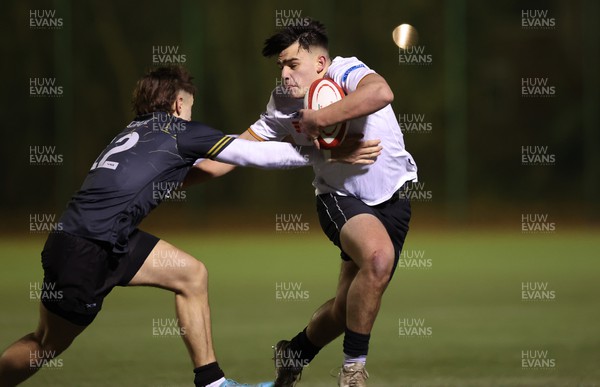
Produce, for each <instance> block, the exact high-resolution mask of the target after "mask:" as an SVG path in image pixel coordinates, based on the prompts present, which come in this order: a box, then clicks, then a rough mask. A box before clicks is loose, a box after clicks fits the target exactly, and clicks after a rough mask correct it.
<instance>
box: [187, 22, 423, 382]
mask: <svg viewBox="0 0 600 387" xmlns="http://www.w3.org/2000/svg"><path fill="white" fill-rule="evenodd" d="M262 53H263V55H264V56H266V57H273V56H276V57H277V64H278V66H279V68H280V69H281V78H282V81H283V85H282V86H278V87H277V88H275V90H273V92H272V94H271V98H270V100H269V102H268V105H267V110H266V112H265V113H263V114H262V115H261V117H260V119H259V120H258V121H256V122H255V123H254V124H252V125H251V126H250V128H249V129H248V130H247V131H246V132H244V133H242V135H241V136H240V138H244V139H249V140H252V139H253V140H256V141H284V139H286V138H289V137H291V138H292V139H293V141H294V142H295V143H296V144H298V145H310V144H314V145H315V146H318V142H317V141H316V137H317V136H318V134H319V128H322V127H328V126H330V125H333V124H336V123H339V122H344V121H346V122H347V123H348V126H347V130H348V133H349V134H363V135H364V139H365V140H373V139H380V140H381V145H382V147H383V150H382V152H381V155H380V156H379V157H378V159H377V162H376V163H374V164H372V165H346V164H332V163H328V162H327V161H326V159H327V158H328V155H326V154H325V152H323V153H322V154H321V158H320V159H317V161H315V163H314V164H313V168H314V171H315V179H314V182H313V185H314V186H315V188H316V195H317V198H316V202H317V203H316V204H317V210H318V213H319V220H320V223H321V227H322V228H323V231H324V232H325V234H326V235H327V236H328V237H329V239H330V240H331V241H332V242H333V243H334V244H335V245H336V246H338V247H339V248H340V250H341V258H342V264H341V269H340V276H339V282H338V287H337V291H336V295H335V297H334V298H332V299H330V300H329V301H327V302H325V303H324V304H323V305H322V306H321V307H320V308H319V309H318V310H317V311H316V312H315V313H314V314H313V316H312V318H311V320H310V322H309V324H308V326H307V327H306V328H305V329H304V330H303V331H302V332H300V333H298V334H297V335H296V336H295V337H294V338H292V339H291V340H290V341H287V340H281V341H279V342H278V343H277V345H276V346H275V360H276V361H275V367H276V371H277V379H276V381H275V386H276V387H284V386H294V385H296V383H297V382H298V380H299V379H300V375H301V372H302V369H303V366H306V365H307V364H308V363H309V362H310V361H311V360H312V359H313V358H314V357H315V355H316V354H317V353H318V352H319V350H320V349H321V348H323V347H324V346H325V345H327V344H328V343H330V342H331V341H333V340H334V339H335V338H337V337H338V336H340V335H341V334H344V342H343V351H344V363H343V365H342V367H341V369H340V373H339V376H338V384H339V385H340V386H343V387H346V386H366V379H367V378H368V373H367V372H366V370H365V363H366V358H367V353H368V349H369V339H370V333H371V329H372V328H373V324H374V322H375V319H376V317H377V313H378V311H379V307H380V303H381V298H382V296H383V293H384V291H385V289H386V287H387V285H388V282H389V281H390V280H391V278H392V275H393V273H394V270H395V268H396V265H397V262H398V259H399V255H400V252H401V250H402V245H403V243H404V239H405V237H406V233H407V231H408V223H409V220H410V215H411V211H410V203H409V201H408V200H407V199H406V198H405V196H404V195H403V192H404V191H405V190H406V189H408V187H407V186H408V185H409V184H410V182H412V181H415V180H416V179H417V167H416V165H415V162H414V161H413V159H412V157H411V155H410V154H409V153H408V152H407V151H406V149H405V147H404V141H403V137H402V132H401V131H400V127H399V125H398V122H397V120H396V115H395V113H394V111H393V109H392V107H391V105H390V104H391V102H392V101H393V98H394V95H393V93H392V91H391V89H390V87H389V86H388V84H387V82H386V81H385V79H384V78H383V77H381V76H380V75H378V74H377V73H376V72H375V71H373V70H371V69H370V68H369V67H368V66H367V65H366V64H364V63H363V62H361V61H360V60H359V59H357V58H355V57H352V58H342V57H336V58H334V59H333V60H331V58H330V57H329V53H328V39H327V35H326V32H325V27H324V26H323V24H321V23H320V22H317V21H311V22H310V23H309V24H308V25H307V26H303V27H289V28H286V29H282V30H280V31H279V32H277V33H276V34H275V35H273V36H271V37H270V38H268V39H267V40H266V41H265V46H264V48H263V52H262ZM324 77H327V78H331V79H333V80H334V81H335V82H336V83H337V84H339V85H340V86H341V87H342V89H343V90H344V92H345V93H346V94H347V96H346V97H345V98H343V99H342V100H341V101H339V102H337V103H335V104H332V105H330V106H328V107H325V108H323V109H320V110H305V109H302V108H303V97H304V96H305V94H306V92H307V90H308V88H309V87H310V85H311V83H312V82H313V81H315V80H316V79H319V78H324ZM298 112H299V114H298ZM231 169H233V167H232V166H228V165H224V164H220V163H217V162H214V161H211V160H207V161H203V162H200V163H198V164H196V165H195V169H192V172H191V174H190V175H188V178H189V179H190V180H201V179H204V178H205V177H206V176H213V177H215V176H220V175H222V174H225V173H227V172H229V171H230V170H231ZM194 174H195V176H194Z"/></svg>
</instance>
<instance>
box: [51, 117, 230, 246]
mask: <svg viewBox="0 0 600 387" xmlns="http://www.w3.org/2000/svg"><path fill="white" fill-rule="evenodd" d="M231 141H233V138H232V137H228V136H225V135H224V134H223V133H222V132H220V131H218V130H216V129H213V128H210V127H208V126H206V125H203V124H201V123H198V122H193V121H185V120H182V119H179V118H177V117H174V116H172V115H170V114H167V113H163V112H157V113H152V114H148V115H144V116H140V117H137V118H136V119H135V120H134V121H133V122H131V123H130V124H129V125H128V126H127V127H126V128H125V130H123V131H122V132H121V133H119V134H118V135H117V136H116V137H115V138H114V140H113V141H112V142H111V143H110V144H109V145H108V146H107V147H106V148H105V149H104V151H103V152H102V153H101V154H100V156H98V158H97V159H96V161H95V162H94V164H93V165H92V168H91V169H90V171H89V173H88V175H87V177H86V179H85V180H84V182H83V185H82V186H81V189H80V190H79V191H78V192H77V193H76V194H75V195H74V196H73V197H72V198H71V201H70V202H69V204H68V205H67V209H66V211H65V212H64V213H63V215H62V217H61V219H60V222H61V223H62V226H63V230H64V231H66V232H68V233H71V234H74V235H77V236H81V237H85V238H91V239H95V240H100V241H105V242H108V243H110V244H111V245H112V246H113V251H114V252H116V253H123V252H126V251H128V246H127V244H128V239H129V235H130V234H131V232H132V231H133V230H134V229H135V228H136V227H137V225H138V224H139V223H140V222H141V221H142V219H143V218H144V217H146V216H147V215H148V213H149V212H150V211H152V210H153V209H154V208H155V207H156V206H158V205H159V204H160V202H161V201H162V200H163V199H164V198H165V197H167V196H168V195H169V193H170V191H172V190H174V189H177V188H179V187H181V183H182V182H183V179H184V178H185V176H186V174H187V172H188V171H189V169H190V167H191V166H192V165H193V163H194V161H195V160H196V159H198V158H214V157H215V156H217V155H218V154H219V153H220V152H221V151H222V150H223V149H225V148H226V147H227V146H228V145H229V144H230V143H231Z"/></svg>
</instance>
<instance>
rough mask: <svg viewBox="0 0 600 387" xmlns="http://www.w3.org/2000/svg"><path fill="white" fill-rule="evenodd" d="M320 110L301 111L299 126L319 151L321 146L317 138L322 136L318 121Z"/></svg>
mask: <svg viewBox="0 0 600 387" xmlns="http://www.w3.org/2000/svg"><path fill="white" fill-rule="evenodd" d="M318 114H319V113H318V110H312V109H301V110H299V111H298V116H299V118H300V121H299V125H300V130H301V131H302V132H303V133H304V134H305V135H306V137H307V138H308V139H309V140H311V141H312V142H313V144H315V147H317V149H321V146H320V145H319V141H318V140H317V137H318V136H319V134H320V129H321V128H320V127H319V124H318V123H317V119H318Z"/></svg>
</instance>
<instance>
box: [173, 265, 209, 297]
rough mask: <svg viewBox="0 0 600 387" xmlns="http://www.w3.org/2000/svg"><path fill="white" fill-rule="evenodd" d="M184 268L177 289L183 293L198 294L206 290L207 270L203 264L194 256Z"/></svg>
mask: <svg viewBox="0 0 600 387" xmlns="http://www.w3.org/2000/svg"><path fill="white" fill-rule="evenodd" d="M189 262H190V264H189V265H186V267H185V268H184V275H183V278H182V280H181V281H180V285H179V289H178V290H179V291H180V292H181V293H184V294H199V293H205V292H207V291H208V270H207V269H206V266H204V264H203V263H202V262H200V261H198V260H196V259H194V258H191V259H190V260H189Z"/></svg>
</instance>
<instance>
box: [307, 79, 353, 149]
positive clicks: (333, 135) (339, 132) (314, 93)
mask: <svg viewBox="0 0 600 387" xmlns="http://www.w3.org/2000/svg"><path fill="white" fill-rule="evenodd" d="M344 96H345V95H344V90H342V88H341V87H340V86H339V85H338V84H337V83H335V82H334V81H333V80H332V79H329V78H322V79H317V80H316V81H314V82H313V83H312V85H310V88H309V89H308V93H306V95H305V96H304V108H305V109H313V110H319V109H322V108H324V107H326V106H329V105H331V104H332V103H334V102H338V101H340V100H341V99H342V98H344ZM346 126H347V125H346V122H340V123H338V124H335V125H332V126H329V127H326V128H321V129H320V132H319V135H318V136H317V141H319V145H320V146H321V148H323V149H331V148H335V147H336V146H338V145H340V144H341V142H342V141H344V137H345V136H346Z"/></svg>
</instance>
